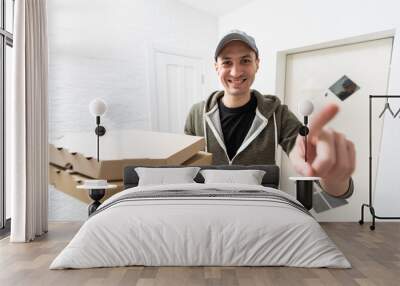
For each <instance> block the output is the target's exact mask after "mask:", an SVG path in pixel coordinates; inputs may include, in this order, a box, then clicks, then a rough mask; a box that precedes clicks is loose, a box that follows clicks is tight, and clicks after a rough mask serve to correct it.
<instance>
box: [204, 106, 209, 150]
mask: <svg viewBox="0 0 400 286" xmlns="http://www.w3.org/2000/svg"><path fill="white" fill-rule="evenodd" d="M203 128H204V141H205V146H204V151H205V152H208V147H207V126H206V103H204V108H203Z"/></svg>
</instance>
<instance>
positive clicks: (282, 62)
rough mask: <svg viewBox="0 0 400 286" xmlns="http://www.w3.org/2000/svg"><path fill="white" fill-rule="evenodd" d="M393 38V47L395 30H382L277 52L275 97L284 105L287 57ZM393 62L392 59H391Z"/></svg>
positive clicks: (278, 155) (279, 163)
mask: <svg viewBox="0 0 400 286" xmlns="http://www.w3.org/2000/svg"><path fill="white" fill-rule="evenodd" d="M390 37H393V38H394V39H393V45H394V44H395V40H396V38H395V37H396V29H390V30H384V31H379V32H374V33H368V34H363V35H358V36H354V37H349V38H342V39H337V40H333V41H328V42H323V43H318V44H313V45H307V46H302V47H298V48H293V49H288V50H282V51H278V52H277V54H276V77H275V95H276V96H278V98H279V99H280V100H281V102H282V104H284V103H285V85H286V58H287V56H288V55H292V54H297V53H304V52H311V51H315V50H322V49H328V48H335V47H339V46H344V45H354V44H358V43H362V42H368V41H375V40H380V39H384V38H390ZM393 52H394V47H393V48H392V54H393ZM392 60H393V58H392ZM390 69H391V67H390V66H389V82H388V88H389V85H390V79H391V77H390V75H391V72H390ZM282 152H283V151H282V150H281V151H280V152H278V154H277V162H276V164H277V165H278V166H279V167H281V159H282Z"/></svg>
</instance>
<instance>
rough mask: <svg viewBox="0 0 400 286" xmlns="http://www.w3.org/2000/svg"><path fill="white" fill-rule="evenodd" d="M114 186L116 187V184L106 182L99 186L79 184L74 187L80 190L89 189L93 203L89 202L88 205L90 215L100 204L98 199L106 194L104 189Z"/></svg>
mask: <svg viewBox="0 0 400 286" xmlns="http://www.w3.org/2000/svg"><path fill="white" fill-rule="evenodd" d="M116 187H117V185H110V184H108V185H107V186H99V187H96V186H86V185H80V186H77V187H76V188H77V189H80V190H88V191H89V197H90V198H91V199H92V200H93V203H91V204H90V205H89V206H88V214H89V216H90V215H91V214H92V213H94V212H95V211H96V210H97V208H98V207H99V206H100V205H101V203H100V200H101V199H102V198H103V197H104V195H105V194H106V190H107V189H115V188H116Z"/></svg>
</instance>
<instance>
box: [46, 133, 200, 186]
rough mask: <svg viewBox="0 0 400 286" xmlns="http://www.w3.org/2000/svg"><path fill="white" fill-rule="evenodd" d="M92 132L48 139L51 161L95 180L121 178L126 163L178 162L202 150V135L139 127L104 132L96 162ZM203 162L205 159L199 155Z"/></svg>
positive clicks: (162, 163)
mask: <svg viewBox="0 0 400 286" xmlns="http://www.w3.org/2000/svg"><path fill="white" fill-rule="evenodd" d="M96 146H97V136H96V135H95V133H94V132H75V133H72V132H71V133H67V134H65V135H64V136H62V137H61V138H58V139H57V140H54V141H53V142H50V144H49V158H50V163H51V164H53V165H56V166H59V167H61V168H63V169H68V170H70V171H72V172H74V173H79V174H82V175H84V176H87V177H90V178H94V179H106V180H108V181H116V180H122V178H123V170H124V168H125V166H129V165H142V166H154V165H181V164H183V163H184V162H185V161H187V160H189V159H190V158H192V157H193V156H195V155H196V154H197V153H198V152H199V151H200V150H202V149H204V138H203V137H198V136H188V135H184V134H173V133H162V132H150V131H142V130H117V131H109V130H107V131H106V134H105V135H104V136H102V137H100V148H99V150H100V152H99V153H100V161H99V162H97V147H96ZM202 160H203V161H207V160H206V159H205V158H204V157H202Z"/></svg>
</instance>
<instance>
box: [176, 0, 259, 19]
mask: <svg viewBox="0 0 400 286" xmlns="http://www.w3.org/2000/svg"><path fill="white" fill-rule="evenodd" d="M178 1H180V2H182V3H185V4H186V5H188V6H191V7H193V8H196V9H199V10H202V11H204V12H207V13H209V14H211V15H214V16H217V17H218V16H222V15H225V14H227V13H230V12H232V11H233V10H236V9H237V8H239V7H241V6H244V5H246V4H248V3H250V2H252V1H253V0H217V1H216V0H202V1H198V0H178Z"/></svg>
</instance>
